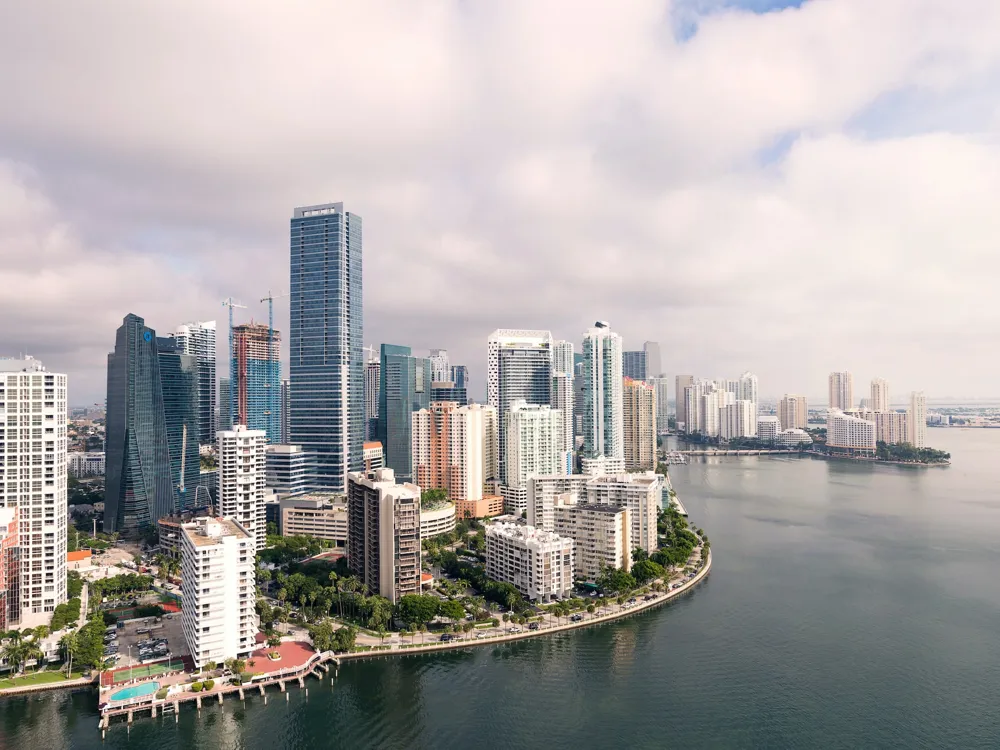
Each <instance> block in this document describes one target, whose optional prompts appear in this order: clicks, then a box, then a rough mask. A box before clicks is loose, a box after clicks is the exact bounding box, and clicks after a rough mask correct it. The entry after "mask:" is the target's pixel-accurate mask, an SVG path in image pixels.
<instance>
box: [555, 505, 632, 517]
mask: <svg viewBox="0 0 1000 750" xmlns="http://www.w3.org/2000/svg"><path fill="white" fill-rule="evenodd" d="M558 507H561V508H573V509H575V510H589V511H593V512H595V513H607V514H608V515H614V514H616V513H621V512H622V511H623V510H627V508H624V507H622V506H621V505H601V504H600V503H577V504H576V505H561V506H558Z"/></svg>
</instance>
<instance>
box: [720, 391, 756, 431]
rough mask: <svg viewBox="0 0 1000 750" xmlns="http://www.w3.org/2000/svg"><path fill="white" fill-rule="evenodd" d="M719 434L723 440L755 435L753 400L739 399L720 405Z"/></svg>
mask: <svg viewBox="0 0 1000 750" xmlns="http://www.w3.org/2000/svg"><path fill="white" fill-rule="evenodd" d="M719 436H720V437H721V438H723V439H724V440H732V439H733V438H743V437H757V409H756V404H754V402H753V401H746V400H744V399H740V400H738V401H734V402H733V403H731V404H726V405H725V406H723V407H721V409H720V414H719Z"/></svg>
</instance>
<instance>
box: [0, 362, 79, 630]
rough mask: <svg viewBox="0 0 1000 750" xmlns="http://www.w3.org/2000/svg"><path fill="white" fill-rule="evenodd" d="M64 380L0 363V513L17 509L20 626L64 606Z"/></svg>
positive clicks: (43, 620) (26, 365)
mask: <svg viewBox="0 0 1000 750" xmlns="http://www.w3.org/2000/svg"><path fill="white" fill-rule="evenodd" d="M66 389H67V379H66V375H64V374H60V373H54V372H48V371H47V370H46V369H45V368H44V367H43V366H42V363H41V362H39V361H38V360H37V359H34V358H33V357H18V358H9V359H8V358H0V506H4V507H7V508H16V509H17V528H18V546H19V547H20V618H21V619H20V623H19V624H20V626H21V627H37V626H38V625H47V624H48V623H49V621H50V620H51V618H52V612H53V611H54V610H55V608H56V606H57V605H59V604H62V603H63V602H65V601H66V524H67V507H66V489H67V473H68V466H67V450H66V449H67V437H66V421H67V408H66V393H67V390H66Z"/></svg>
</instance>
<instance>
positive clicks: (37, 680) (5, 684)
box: [0, 671, 83, 690]
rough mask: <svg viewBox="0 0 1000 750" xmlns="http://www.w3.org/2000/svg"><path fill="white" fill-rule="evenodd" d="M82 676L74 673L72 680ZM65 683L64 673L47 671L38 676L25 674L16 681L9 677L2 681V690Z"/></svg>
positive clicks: (0, 686)
mask: <svg viewBox="0 0 1000 750" xmlns="http://www.w3.org/2000/svg"><path fill="white" fill-rule="evenodd" d="M82 676H83V675H82V673H80V672H73V675H72V677H71V678H70V679H74V680H75V679H78V678H80V677H82ZM65 681H66V675H65V674H64V673H62V672H50V671H46V672H39V673H38V674H34V673H30V674H23V675H21V676H20V677H18V678H17V679H16V680H12V679H10V678H9V677H8V678H5V679H2V680H0V690H3V689H4V688H12V687H27V686H28V685H45V684H47V683H50V682H65Z"/></svg>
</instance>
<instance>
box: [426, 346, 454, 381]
mask: <svg viewBox="0 0 1000 750" xmlns="http://www.w3.org/2000/svg"><path fill="white" fill-rule="evenodd" d="M428 359H429V360H430V361H431V380H432V381H438V382H444V381H446V380H451V364H450V363H449V362H448V350H447V349H431V355H430V356H429V357H428Z"/></svg>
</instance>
